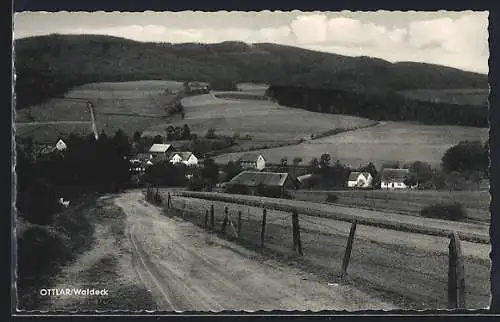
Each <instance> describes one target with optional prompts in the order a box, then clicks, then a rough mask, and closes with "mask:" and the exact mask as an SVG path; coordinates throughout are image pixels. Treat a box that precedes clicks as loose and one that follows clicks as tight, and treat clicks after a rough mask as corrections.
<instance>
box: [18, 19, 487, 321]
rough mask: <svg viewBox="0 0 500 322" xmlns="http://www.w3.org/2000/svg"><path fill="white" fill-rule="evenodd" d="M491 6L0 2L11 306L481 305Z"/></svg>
mask: <svg viewBox="0 0 500 322" xmlns="http://www.w3.org/2000/svg"><path fill="white" fill-rule="evenodd" d="M488 16H489V13H488V11H445V10H441V11H428V12H426V11H370V12H365V11H332V12H326V11H314V12H305V11H298V10H295V11H287V12H285V11H259V12H244V11H217V12H204V11H176V12H174V11H170V12H169V11H165V12H155V11H144V12H120V11H113V12H104V11H100V12H99V11H96V12H68V11H60V12H28V11H25V12H17V13H15V14H14V16H13V38H14V39H13V47H12V48H13V49H12V50H13V71H14V73H15V84H14V87H13V98H14V104H15V105H14V107H13V112H12V115H13V116H12V117H13V139H12V140H13V141H14V143H13V144H14V145H15V148H14V154H15V188H14V193H13V194H14V195H15V196H14V198H15V200H14V202H13V210H12V211H13V213H14V214H13V222H14V226H13V227H14V228H13V230H14V232H13V243H14V244H15V245H14V250H15V251H14V254H13V256H14V257H13V258H14V259H15V263H16V265H15V269H14V271H15V272H14V274H15V281H14V282H15V283H14V285H13V286H14V288H15V290H14V291H15V294H16V296H15V303H16V305H15V306H16V309H17V312H34V313H37V312H38V313H40V312H49V313H51V312H67V313H71V312H73V313H75V312H76V313H78V312H86V313H99V312H101V313H102V312H115V311H119V312H125V313H127V312H130V313H133V312H144V313H151V314H153V313H158V312H166V313H169V312H171V313H173V312H199V313H213V312H273V311H278V310H279V311H293V312H306V311H309V312H316V313H317V312H346V311H347V312H358V311H384V312H391V311H408V310H414V311H415V310H416V311H426V310H464V309H465V310H477V309H488V308H489V306H490V301H491V282H490V268H491V261H490V251H491V242H490V232H489V229H490V220H491V214H490V200H491V198H490V175H489V173H490V170H489V165H490V157H489V155H490V154H489V122H488V111H489V103H488V96H489V93H490V86H489V83H488V70H489V67H488V59H489V56H490V54H489V46H488Z"/></svg>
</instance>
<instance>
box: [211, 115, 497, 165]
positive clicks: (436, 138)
mask: <svg viewBox="0 0 500 322" xmlns="http://www.w3.org/2000/svg"><path fill="white" fill-rule="evenodd" d="M323 117H326V115H324V116H323ZM488 131H489V130H488V129H487V128H474V127H461V126H441V125H440V126H433V125H419V124H412V123H404V122H381V123H380V124H379V125H377V126H373V127H367V128H362V129H358V130H356V131H349V132H344V133H340V134H337V135H333V136H328V137H323V138H319V139H315V140H312V141H307V142H304V143H301V144H297V145H291V146H286V147H281V148H274V149H266V150H258V151H256V152H258V153H261V154H262V155H263V156H264V157H265V158H266V160H267V162H269V163H273V164H276V163H279V162H280V160H281V158H283V157H287V158H288V159H289V160H291V159H293V158H295V157H302V159H303V160H304V161H303V164H308V163H309V161H310V160H311V159H312V158H313V157H317V158H319V157H320V156H321V154H323V153H329V154H330V155H331V156H332V159H333V160H339V161H340V162H342V163H344V164H347V165H350V166H351V167H359V166H361V165H366V164H367V163H368V162H373V163H374V164H375V166H376V167H377V168H380V166H381V165H382V164H383V163H384V162H389V161H399V162H400V163H401V164H404V163H406V162H412V161H425V162H428V163H430V164H431V165H433V166H439V165H440V163H441V158H442V156H443V154H444V153H445V151H446V150H447V149H448V148H450V147H451V146H453V145H455V144H457V143H458V142H459V141H462V140H481V141H483V142H484V141H485V140H487V138H488ZM240 155H241V153H233V154H225V155H221V156H219V157H218V158H217V161H218V162H221V163H226V162H228V161H229V160H235V159H237V158H238V157H239V156H240Z"/></svg>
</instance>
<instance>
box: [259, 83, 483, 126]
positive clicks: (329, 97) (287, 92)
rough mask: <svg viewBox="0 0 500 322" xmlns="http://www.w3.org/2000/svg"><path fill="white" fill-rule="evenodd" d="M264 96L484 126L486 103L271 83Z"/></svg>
mask: <svg viewBox="0 0 500 322" xmlns="http://www.w3.org/2000/svg"><path fill="white" fill-rule="evenodd" d="M266 95H267V96H268V97H270V98H271V99H272V100H274V101H276V102H277V103H278V104H280V105H284V106H288V107H294V108H301V109H305V110H309V111H313V112H320V113H329V114H346V115H354V116H359V117H365V118H369V119H372V120H376V121H418V122H421V123H423V124H429V125H446V124H447V125H463V126H475V127H488V107H487V106H468V105H458V104H449V103H433V102H424V101H418V100H411V99H406V98H405V97H403V96H400V95H397V94H395V93H394V92H391V91H385V92H384V91H380V92H377V93H373V92H372V93H360V92H354V91H345V90H339V89H322V88H308V87H298V86H279V85H271V86H270V87H269V88H268V90H267V93H266Z"/></svg>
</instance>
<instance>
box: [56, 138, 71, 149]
mask: <svg viewBox="0 0 500 322" xmlns="http://www.w3.org/2000/svg"><path fill="white" fill-rule="evenodd" d="M67 148H68V146H67V145H66V143H65V142H64V141H63V140H62V139H59V141H57V143H56V149H57V150H58V151H64V150H66V149H67Z"/></svg>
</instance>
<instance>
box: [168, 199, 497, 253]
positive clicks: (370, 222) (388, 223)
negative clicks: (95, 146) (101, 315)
mask: <svg viewBox="0 0 500 322" xmlns="http://www.w3.org/2000/svg"><path fill="white" fill-rule="evenodd" d="M175 194H177V195H179V196H182V197H188V198H197V199H205V200H210V201H220V202H228V203H233V204H240V205H246V206H250V207H261V208H263V207H265V208H267V209H272V210H278V211H283V212H290V213H294V212H297V213H302V214H306V215H310V216H316V217H323V218H330V219H334V220H339V221H344V222H353V221H356V222H357V224H358V225H365V226H373V227H379V228H387V229H392V230H397V231H410V232H412V233H417V234H423V235H432V236H439V237H445V238H449V236H450V235H451V234H453V232H457V233H458V234H459V235H460V238H461V239H462V240H464V241H469V242H476V243H482V244H489V243H490V236H489V234H488V233H487V232H486V233H481V232H471V231H465V230H460V229H447V228H440V227H433V226H430V225H421V224H420V225H419V224H415V223H406V222H404V221H394V220H391V219H385V218H370V217H366V216H360V215H355V214H343V213H335V212H329V211H324V210H319V209H312V208H310V207H307V206H301V205H297V204H294V203H295V202H294V201H292V200H287V199H276V198H266V197H258V198H255V197H249V196H239V195H230V194H222V193H206V192H192V191H181V192H176V193H175Z"/></svg>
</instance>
